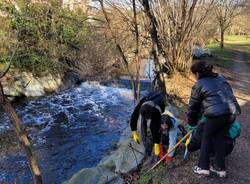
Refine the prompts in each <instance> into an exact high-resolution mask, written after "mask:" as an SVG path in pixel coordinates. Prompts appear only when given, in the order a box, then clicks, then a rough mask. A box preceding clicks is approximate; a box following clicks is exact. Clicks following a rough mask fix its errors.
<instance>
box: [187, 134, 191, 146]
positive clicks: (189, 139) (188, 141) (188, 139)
mask: <svg viewBox="0 0 250 184" xmlns="http://www.w3.org/2000/svg"><path fill="white" fill-rule="evenodd" d="M191 137H192V134H190V136H189V137H188V138H187V140H186V142H185V146H186V147H187V146H188V145H189V143H190V141H191Z"/></svg>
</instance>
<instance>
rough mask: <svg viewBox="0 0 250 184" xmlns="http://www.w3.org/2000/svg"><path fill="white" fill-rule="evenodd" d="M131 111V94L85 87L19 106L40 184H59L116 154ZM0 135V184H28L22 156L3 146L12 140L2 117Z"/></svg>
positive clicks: (92, 85) (12, 147)
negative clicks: (42, 183)
mask: <svg viewBox="0 0 250 184" xmlns="http://www.w3.org/2000/svg"><path fill="white" fill-rule="evenodd" d="M133 107H134V102H133V98H132V94H131V90H129V89H125V88H113V87H107V86H102V85H99V84H97V83H89V82H85V83H83V84H82V85H81V86H79V87H76V88H73V89H70V90H66V91H63V92H61V93H58V94H54V95H50V96H46V97H42V98H39V99H35V100H31V101H27V102H24V103H22V104H20V105H18V106H17V112H18V114H19V116H20V118H21V119H22V122H23V125H24V126H25V127H26V129H27V131H28V133H29V137H30V140H31V141H32V143H33V145H34V153H35V155H36V157H37V160H38V164H39V167H40V169H41V172H42V176H43V180H44V183H45V184H57V183H58V184H59V183H62V182H63V181H65V180H67V179H69V178H70V177H71V176H72V175H73V174H74V173H76V172H77V171H79V170H80V169H81V168H84V167H93V166H95V165H96V164H97V163H98V162H99V161H100V160H101V159H102V158H103V157H104V156H106V155H107V154H108V153H109V152H110V151H111V150H114V149H115V145H116V143H117V141H118V140H119V137H120V135H121V133H122V131H123V130H124V128H126V127H127V126H128V123H127V121H128V119H129V116H130V114H131V111H132V110H133ZM11 132H12V133H11ZM0 134H1V137H2V138H1V139H2V141H1V140H0V150H1V154H0V183H18V184H29V183H32V176H31V173H30V170H29V167H28V164H27V161H26V157H25V153H24V152H23V151H22V150H21V149H20V148H18V147H17V146H16V143H12V141H10V142H8V143H6V141H3V140H6V139H7V138H6V137H8V135H11V136H10V137H9V138H8V140H13V136H15V134H14V133H13V130H12V127H10V123H9V120H8V118H7V116H6V114H2V115H1V117H0Z"/></svg>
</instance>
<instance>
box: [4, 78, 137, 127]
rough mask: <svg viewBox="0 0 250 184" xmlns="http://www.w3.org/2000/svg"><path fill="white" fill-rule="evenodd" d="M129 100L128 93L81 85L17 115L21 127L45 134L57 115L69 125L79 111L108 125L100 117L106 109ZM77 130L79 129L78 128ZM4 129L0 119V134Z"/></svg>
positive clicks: (41, 100)
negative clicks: (30, 127)
mask: <svg viewBox="0 0 250 184" xmlns="http://www.w3.org/2000/svg"><path fill="white" fill-rule="evenodd" d="M132 100H133V95H132V91H131V90H130V89H126V88H114V87H108V86H103V85H100V84H99V83H98V82H84V83H82V84H81V85H80V86H79V87H76V88H73V89H70V90H66V91H63V92H61V93H58V94H54V95H50V96H45V97H42V98H39V99H36V100H32V101H29V102H27V103H26V105H24V106H20V107H18V108H17V112H18V114H19V116H20V118H21V120H22V122H23V124H24V125H45V127H44V128H43V129H42V130H41V131H42V132H45V131H48V130H50V128H51V126H52V125H53V123H54V121H55V116H56V115H57V114H58V113H64V114H65V115H66V116H67V118H68V121H69V122H70V123H71V122H75V121H79V120H77V118H76V117H78V116H79V115H80V114H81V113H83V111H84V113H88V114H90V115H91V116H95V117H96V118H98V119H100V118H102V119H104V121H106V122H108V121H109V119H108V118H106V117H105V116H104V115H103V111H104V110H105V109H106V108H107V107H108V106H113V105H119V104H120V103H123V102H124V101H132ZM70 109H73V111H74V112H71V110H70ZM74 109H75V110H74ZM78 126H79V127H81V126H82V124H81V125H80V124H79V125H78ZM70 128H75V127H74V126H73V127H70ZM6 129H10V126H9V120H8V117H7V116H6V115H4V116H2V118H1V120H0V132H1V130H6Z"/></svg>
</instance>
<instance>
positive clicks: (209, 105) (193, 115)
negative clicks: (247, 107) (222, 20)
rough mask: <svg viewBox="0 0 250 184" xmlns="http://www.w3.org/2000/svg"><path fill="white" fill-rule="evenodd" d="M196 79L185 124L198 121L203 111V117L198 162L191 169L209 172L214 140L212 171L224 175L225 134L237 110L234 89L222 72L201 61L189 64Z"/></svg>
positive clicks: (204, 172)
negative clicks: (215, 71)
mask: <svg viewBox="0 0 250 184" xmlns="http://www.w3.org/2000/svg"><path fill="white" fill-rule="evenodd" d="M191 71H192V73H193V74H194V75H195V77H196V79H197V82H196V83H195V85H194V86H193V88H192V92H191V97H190V100H189V107H188V114H187V118H188V124H189V126H190V127H194V126H196V125H197V122H198V120H199V119H200V117H201V116H202V115H204V116H205V117H206V121H205V124H204V130H203V134H202V141H201V151H200V158H199V163H198V166H195V167H194V172H195V173H197V174H201V175H209V174H210V170H209V159H210V153H211V150H212V146H213V144H212V140H214V151H215V164H216V167H217V168H216V169H213V171H214V172H215V173H216V174H217V175H218V176H219V177H226V167H225V144H224V141H225V137H226V133H227V132H228V130H229V127H230V125H231V123H232V122H233V121H234V120H235V118H236V114H240V106H239V104H238V102H237V100H236V98H235V96H234V95H233V91H232V89H231V87H230V85H229V84H228V82H227V81H226V80H225V78H224V77H223V76H221V75H218V74H216V73H214V72H213V66H212V65H210V64H207V63H206V62H204V61H199V62H196V63H194V64H193V65H192V67H191Z"/></svg>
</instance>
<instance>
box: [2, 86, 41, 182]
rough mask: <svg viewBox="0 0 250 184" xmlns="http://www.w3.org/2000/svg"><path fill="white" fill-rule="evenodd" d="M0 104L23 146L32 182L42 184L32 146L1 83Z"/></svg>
mask: <svg viewBox="0 0 250 184" xmlns="http://www.w3.org/2000/svg"><path fill="white" fill-rule="evenodd" d="M0 96H1V98H0V104H1V105H2V107H3V109H4V110H5V112H6V113H7V115H8V116H9V118H10V122H11V124H12V126H13V127H14V130H15V132H16V134H17V137H18V139H19V142H20V143H21V145H22V146H23V148H24V151H25V153H26V156H27V159H28V162H29V166H30V170H31V172H32V174H33V181H34V184H42V177H41V172H40V170H39V168H38V165H37V162H36V159H35V156H34V155H33V153H32V148H31V143H30V141H29V139H28V137H27V134H26V132H25V131H24V130H23V128H22V126H21V121H20V119H19V118H18V116H17V113H16V111H15V109H14V108H13V107H12V105H11V104H10V103H9V102H8V100H7V99H6V98H5V95H4V92H3V87H2V84H1V83H0Z"/></svg>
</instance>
